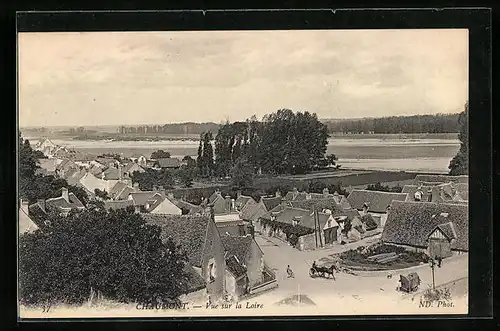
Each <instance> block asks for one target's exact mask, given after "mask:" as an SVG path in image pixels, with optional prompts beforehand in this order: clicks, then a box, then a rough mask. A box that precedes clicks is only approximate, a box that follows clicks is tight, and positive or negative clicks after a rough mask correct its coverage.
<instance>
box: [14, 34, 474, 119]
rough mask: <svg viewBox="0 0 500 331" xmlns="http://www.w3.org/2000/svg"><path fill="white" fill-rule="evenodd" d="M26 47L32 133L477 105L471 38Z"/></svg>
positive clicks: (139, 41)
mask: <svg viewBox="0 0 500 331" xmlns="http://www.w3.org/2000/svg"><path fill="white" fill-rule="evenodd" d="M19 41H20V45H19V49H20V51H19V81H20V100H19V101H20V106H21V108H20V123H21V125H46V126H48V125H51V124H52V125H57V124H60V125H66V124H68V125H70V124H77V123H81V124H84V123H93V124H121V123H165V122H170V121H216V122H218V121H220V120H222V119H224V118H225V117H229V118H230V120H240V119H244V118H246V117H249V116H251V115H252V114H254V113H255V114H257V115H259V117H261V116H263V115H264V114H265V113H269V112H272V111H275V110H276V109H278V108H283V107H286V108H291V109H297V110H299V109H302V110H305V109H307V110H309V111H313V112H316V113H318V116H320V117H359V116H375V115H374V114H376V116H388V115H389V116H390V115H397V114H413V113H415V114H417V113H433V112H451V111H459V110H460V108H461V107H462V105H463V103H464V102H465V101H466V99H467V93H468V88H467V79H468V72H467V59H468V54H467V47H468V45H467V33H466V31H465V32H464V30H405V31H403V30H384V31H381V30H373V31H366V30H365V31H361V30H348V31H346V30H345V31H338V30H337V31H312V30H310V31H238V32H141V33H139V32H127V33H118V32H114V33H109V32H107V33H36V34H35V33H27V34H20V36H19ZM76 114H77V115H78V116H75V115H76ZM75 121H76V122H75ZM87 125H88V124H87Z"/></svg>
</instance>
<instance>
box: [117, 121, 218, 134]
mask: <svg viewBox="0 0 500 331" xmlns="http://www.w3.org/2000/svg"><path fill="white" fill-rule="evenodd" d="M219 127H220V125H219V124H216V123H194V122H188V123H172V124H165V125H136V126H120V127H119V128H118V133H121V134H127V133H133V134H149V133H157V134H158V133H161V134H201V133H202V132H208V131H211V132H217V130H219Z"/></svg>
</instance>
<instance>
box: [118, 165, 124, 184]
mask: <svg viewBox="0 0 500 331" xmlns="http://www.w3.org/2000/svg"><path fill="white" fill-rule="evenodd" d="M122 178H123V175H122V164H121V163H118V179H120V180H121V179H122Z"/></svg>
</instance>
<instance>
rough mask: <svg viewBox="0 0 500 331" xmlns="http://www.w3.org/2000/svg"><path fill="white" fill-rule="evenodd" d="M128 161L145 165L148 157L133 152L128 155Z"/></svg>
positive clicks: (141, 165)
mask: <svg viewBox="0 0 500 331" xmlns="http://www.w3.org/2000/svg"><path fill="white" fill-rule="evenodd" d="M130 161H132V162H133V163H135V164H137V165H139V166H140V167H145V166H146V165H147V161H148V159H147V158H146V157H145V156H144V155H142V154H134V155H132V156H131V157H130Z"/></svg>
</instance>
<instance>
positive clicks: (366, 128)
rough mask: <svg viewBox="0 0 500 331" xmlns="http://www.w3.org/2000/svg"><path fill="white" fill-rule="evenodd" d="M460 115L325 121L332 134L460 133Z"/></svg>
mask: <svg viewBox="0 0 500 331" xmlns="http://www.w3.org/2000/svg"><path fill="white" fill-rule="evenodd" d="M458 116H459V115H458V114H437V115H414V116H391V117H382V118H363V119H357V120H337V121H335V120H325V124H326V126H327V127H328V132H330V133H365V134H367V133H451V132H453V133H454V132H458V131H459V124H458Z"/></svg>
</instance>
